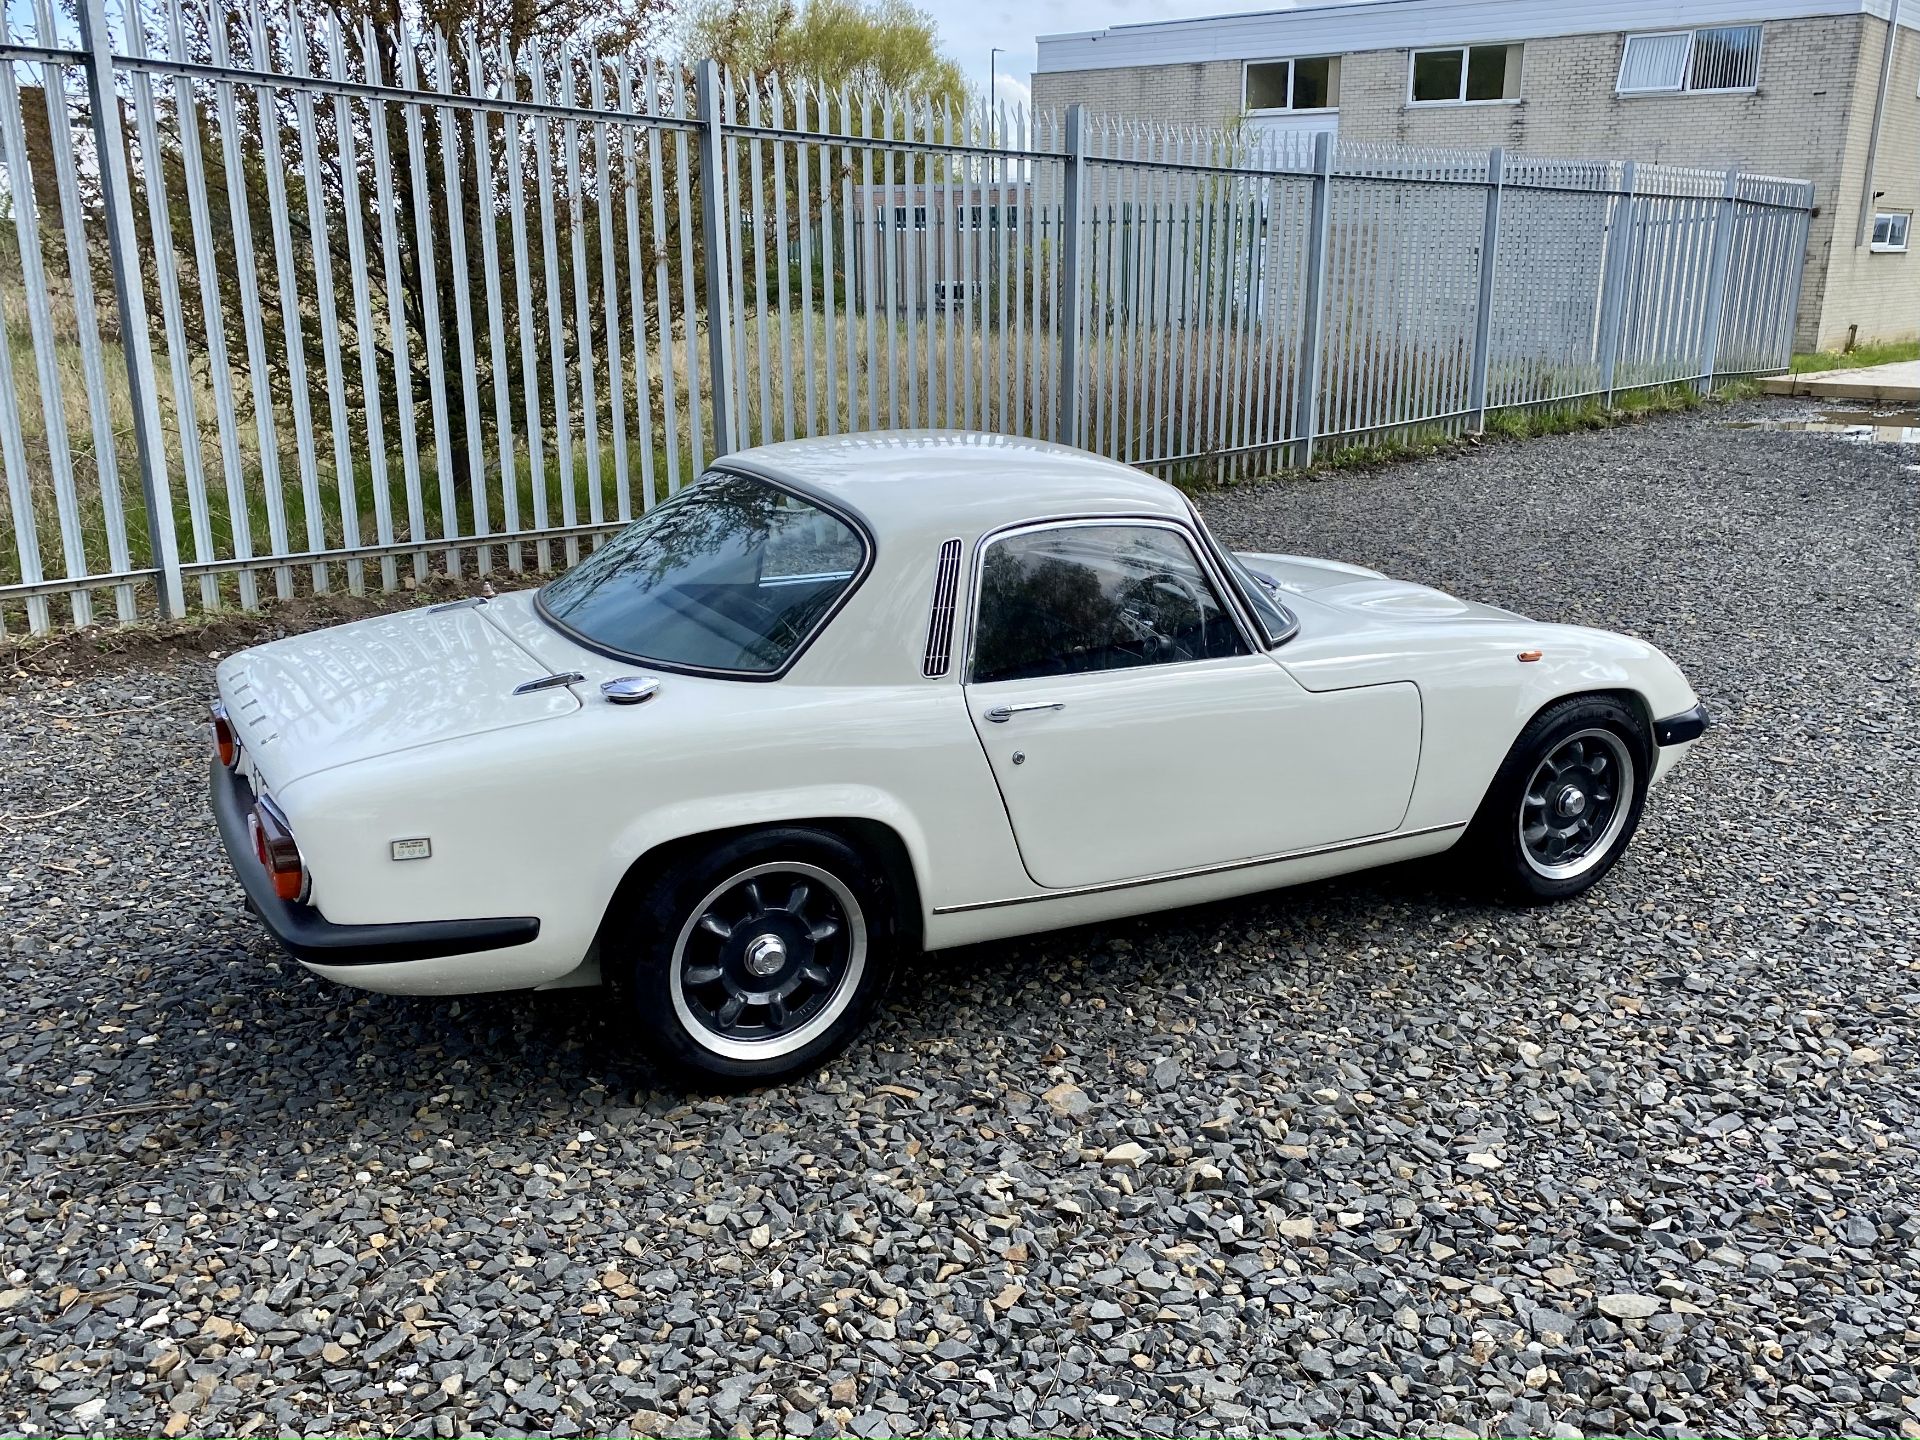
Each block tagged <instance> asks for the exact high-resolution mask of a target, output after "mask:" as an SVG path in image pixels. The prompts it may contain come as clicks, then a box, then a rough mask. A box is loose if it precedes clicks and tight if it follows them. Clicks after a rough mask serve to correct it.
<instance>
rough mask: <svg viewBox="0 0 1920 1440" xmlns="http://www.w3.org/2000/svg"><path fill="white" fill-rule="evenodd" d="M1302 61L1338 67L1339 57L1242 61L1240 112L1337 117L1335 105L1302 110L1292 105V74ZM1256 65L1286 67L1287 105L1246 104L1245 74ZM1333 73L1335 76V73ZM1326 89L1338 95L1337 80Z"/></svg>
mask: <svg viewBox="0 0 1920 1440" xmlns="http://www.w3.org/2000/svg"><path fill="white" fill-rule="evenodd" d="M1302 60H1325V61H1328V62H1329V63H1330V64H1331V65H1334V66H1338V65H1339V63H1340V57H1339V56H1338V55H1280V56H1275V57H1274V58H1272V59H1267V60H1243V61H1242V62H1241V63H1240V108H1241V110H1242V111H1243V112H1245V113H1246V114H1248V115H1337V114H1339V113H1340V107H1339V106H1338V105H1337V104H1336V105H1314V106H1309V107H1306V108H1303V109H1296V108H1295V106H1294V103H1293V79H1294V73H1295V72H1294V66H1295V65H1297V64H1298V63H1299V62H1300V61H1302ZM1256 65H1284V66H1286V67H1287V103H1286V104H1285V105H1284V106H1279V107H1275V106H1272V105H1249V104H1248V103H1247V72H1249V71H1250V70H1252V69H1253V67H1254V66H1256ZM1335 73H1336V74H1337V72H1335ZM1330 78H1331V77H1330ZM1328 88H1329V89H1330V90H1332V91H1333V92H1334V93H1335V94H1338V93H1339V81H1338V80H1337V79H1334V80H1333V83H1332V84H1331V85H1330V86H1329V87H1328Z"/></svg>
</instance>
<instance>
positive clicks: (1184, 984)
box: [0, 414, 1920, 1436]
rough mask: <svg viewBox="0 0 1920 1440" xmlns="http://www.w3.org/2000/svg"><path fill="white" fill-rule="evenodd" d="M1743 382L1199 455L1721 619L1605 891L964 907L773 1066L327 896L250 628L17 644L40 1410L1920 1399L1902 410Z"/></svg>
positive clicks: (1044, 1425) (3, 1406)
mask: <svg viewBox="0 0 1920 1440" xmlns="http://www.w3.org/2000/svg"><path fill="white" fill-rule="evenodd" d="M1721 418H1724V416H1723V415H1722V414H1711V415H1706V414H1703V415H1699V416H1694V417H1688V418H1684V419H1676V420H1666V421H1661V422H1657V423H1653V424H1648V425H1645V426H1632V427H1626V428H1622V429H1617V430H1613V431H1609V432H1606V433H1602V434H1591V435H1575V436H1567V437H1561V438H1556V439H1549V440H1543V441H1536V442H1531V443H1527V444H1524V445H1513V444H1488V445H1485V446H1481V447H1476V448H1470V449H1467V450H1464V451H1461V452H1458V453H1456V454H1453V455H1450V456H1447V457H1444V458H1441V459H1438V460H1434V461H1429V462H1422V463H1417V464H1410V465H1401V466H1396V467H1392V468H1387V469H1381V470H1377V471H1367V472H1352V473H1346V474H1341V475H1337V476H1333V477H1331V478H1321V479H1311V480H1302V481H1289V482H1283V483H1280V484H1276V485H1269V486H1261V487H1244V488H1240V489H1236V490H1231V491H1226V492H1216V493H1212V494H1208V495H1205V496H1203V497H1202V499H1201V503H1202V505H1203V508H1204V509H1205V510H1206V511H1207V513H1208V515H1209V517H1210V519H1211V520H1212V521H1213V523H1214V524H1215V525H1216V526H1217V527H1218V528H1219V530H1220V531H1221V532H1222V533H1223V535H1224V536H1225V537H1226V538H1228V539H1230V540H1231V541H1232V542H1234V543H1235V544H1237V545H1241V546H1245V547H1248V548H1262V549H1276V550H1292V551H1299V552H1304V553H1308V554H1324V555H1331V556H1335V557H1340V558H1344V559H1349V560H1355V561H1359V562H1362V563H1366V564H1371V565H1376V566H1379V567H1381V568H1384V569H1387V570H1389V571H1392V572H1395V573H1399V574H1405V575H1409V576H1411V577H1413V578H1417V579H1424V580H1429V581H1431V582H1434V583H1437V584H1440V585H1443V586H1446V587H1448V588H1451V589H1455V590H1458V591H1459V592H1460V593H1462V594H1465V595H1470V596H1473V597H1475V598H1479V599H1484V600H1488V601H1491V602H1493V603H1495V604H1501V605H1506V606H1510V607H1514V608H1517V609H1520V610H1522V611H1524V612H1527V613H1531V614H1534V615H1537V616H1540V617H1542V618H1551V619H1558V620H1572V621H1578V622H1583V623H1592V624H1598V625H1606V626H1611V627H1616V628H1621V629H1626V630H1630V631H1633V632H1635V633H1639V634H1642V635H1645V636H1647V637H1648V638H1650V639H1652V640H1654V641H1655V642H1656V643H1658V644H1660V645H1662V646H1663V647H1665V648H1667V649H1669V650H1670V651H1671V652H1672V653H1673V654H1674V655H1675V656H1677V657H1678V658H1679V659H1680V661H1681V662H1682V663H1683V664H1684V665H1685V666H1686V667H1687V670H1688V672H1689V674H1690V675H1691V676H1692V677H1693V679H1694V681H1695V683H1696V684H1697V685H1698V687H1699V688H1700V690H1701V692H1702V694H1703V695H1704V697H1705V698H1706V700H1707V703H1708V704H1709V706H1710V707H1712V709H1713V711H1714V714H1715V717H1716V720H1717V728H1716V729H1715V730H1714V731H1713V732H1712V734H1711V735H1710V736H1709V737H1708V739H1707V740H1706V742H1705V743H1704V744H1703V745H1702V746H1701V747H1700V749H1699V751H1698V752H1697V754H1696V755H1695V756H1694V758H1693V759H1692V761H1691V762H1690V763H1689V765H1688V766H1687V767H1685V768H1684V769H1682V770H1681V771H1680V772H1678V773H1677V774H1676V776H1675V777H1674V778H1673V780H1672V781H1671V783H1670V784H1668V785H1666V786H1664V787H1663V788H1662V790H1661V791H1660V792H1659V794H1658V795H1657V797H1656V799H1655V801H1654V803H1653V804H1652V806H1651V807H1650V808H1649V811H1648V816H1647V821H1646V824H1645V826H1644V827H1643V829H1642V832H1641V834H1640V837H1639V839H1638V840H1637V841H1636V842H1635V844H1634V847H1633V848H1632V850H1630V851H1629V853H1628V855H1627V858H1626V860H1625V861H1624V863H1623V864H1622V865H1621V866H1620V867H1619V868H1618V869H1617V870H1616V871H1615V872H1614V874H1613V875H1612V876H1610V877H1609V879H1608V880H1607V881H1606V882H1605V883H1604V884H1603V885H1602V886H1601V887H1600V888H1599V889H1598V890H1597V891H1596V892H1594V893H1592V894H1590V895H1588V896H1586V897H1584V898H1582V899H1581V900H1578V901H1576V902H1574V903H1571V904H1568V905H1562V906H1557V907H1548V908H1544V909H1537V910H1510V909H1504V908H1498V907H1493V906H1489V905H1487V904H1485V903H1484V902H1482V901H1480V900H1478V899H1476V898H1474V897H1473V896H1472V895H1471V893H1470V892H1467V891H1463V890H1462V888H1461V887H1460V885H1459V884H1458V883H1456V881H1455V880H1454V879H1453V878H1452V877H1450V876H1449V875H1448V874H1446V872H1445V871H1444V869H1442V868H1438V867H1435V868H1416V869H1407V870H1399V871H1393V872H1384V873H1378V874H1374V875H1370V876H1363V877H1358V878H1355V879H1350V880H1344V881H1340V882H1335V883H1327V884H1319V885H1313V886H1308V887H1305V888H1302V889H1298V890H1294V891H1289V892H1281V893H1277V894H1274V895H1270V896H1263V897H1259V898H1256V899H1252V900H1247V901H1242V902H1236V903H1232V904H1223V905H1216V906H1210V907H1206V908H1203V909H1199V910H1193V911H1187V912H1183V913H1179V914H1174V915H1166V916H1158V917H1149V918H1145V919H1141V920H1138V921H1129V922H1125V923H1120V924H1114V925H1108V926H1104V927H1098V928H1094V929H1089V930H1081V931H1075V932H1071V933H1067V934H1063V935H1049V936H1041V937H1036V938H1034V939H1031V940H1024V941H1020V942H1016V943H1012V944H1007V945H1000V946H991V947H983V948H979V949H975V950H971V951H967V952H964V953H953V954H945V955H937V956H932V957H929V958H928V959H927V960H926V961H925V962H924V963H923V964H921V965H920V966H919V967H918V968H917V969H916V970H915V971H914V972H913V973H912V975H911V976H910V977H909V979H908V980H907V982H906V983H905V984H903V985H902V986H901V987H900V989H899V991H898V992H897V993H896V995H895V997H894V999H893V1002H892V1004H891V1007H890V1009H889V1010H888V1012H887V1013H886V1014H885V1015H884V1016H883V1017H881V1019H880V1020H879V1022H878V1023H877V1024H876V1026H875V1028H874V1030H873V1031H872V1033H871V1035H870V1036H869V1037H868V1038H867V1039H866V1040H864V1041H863V1042H862V1043H860V1044H859V1045H857V1046H856V1048H855V1049H854V1050H853V1052H852V1053H850V1054H849V1055H848V1056H847V1057H846V1058H845V1059H844V1060H842V1061H840V1062H839V1063H837V1064H836V1065H835V1066H833V1067H832V1068H831V1069H830V1070H829V1071H828V1072H826V1073H824V1074H822V1075H820V1076H818V1077H815V1078H813V1079H810V1080H807V1081H803V1082H799V1083H795V1084H793V1085H790V1086H788V1087H786V1088H784V1089H781V1090H777V1091H769V1092H765V1093H761V1094H754V1095H748V1096H744V1097H739V1098H736V1099H730V1100H726V1101H716V1100H710V1099H702V1098H687V1097H683V1096H679V1095H674V1094H669V1093H663V1092H660V1091H658V1090H656V1089H655V1088H654V1086H653V1082H652V1079H651V1077H650V1076H649V1075H647V1073H646V1072H645V1071H644V1070H643V1069H642V1068H641V1067H640V1066H639V1065H638V1064H636V1063H635V1062H633V1061H632V1060H631V1059H630V1058H629V1057H628V1056H626V1055H625V1054H623V1053H621V1052H620V1051H619V1050H618V1049H617V1048H616V1047H615V1046H614V1044H613V1043H612V1041H611V1040H610V1038H609V1036H608V1033H607V1032H606V1031H605V1030H603V1029H602V1028H601V1027H600V1026H599V1025H598V1024H597V1021H596V1008H597V1002H596V1000H595V998H594V997H592V996H589V995H579V994H566V993H561V994H553V995H536V996H518V997H515V996H493V997H484V996H483V997H468V998H462V999H457V1000H404V999H391V998H386V997H381V996H374V995H366V994H361V993H357V992H353V991H348V990H343V989H339V988H337V987H334V986H331V985H328V984H325V983H323V982H321V981H318V980H315V979H313V978H311V977H310V976H308V975H306V974H305V973H304V972H303V971H301V970H300V969H299V967H298V966H296V965H293V964H291V963H289V962H288V961H286V960H284V959H282V958H280V957H278V956H277V955H275V954H274V953H273V951H272V950H271V948H270V947H269V945H268V943H267V942H266V940H265V939H264V938H263V936H262V934H261V932H260V931H259V929H258V927H257V926H256V925H254V924H253V923H252V922H251V921H250V920H249V918H248V917H247V915H246V913H245V911H244V908H243V905H242V903H241V899H240V895H239V891H238V889H237V887H236V886H235V885H234V884H233V882H232V881H231V879H230V878H229V877H228V875H227V874H226V872H225V868H224V864H223V863H222V862H221V861H220V860H219V859H218V858H217V856H216V855H215V853H214V849H213V846H214V840H213V831H212V826H211V824H210V822H209V821H208V819H207V817H206V814H205V806H204V800H203V797H202V790H203V786H204V770H203V764H204V761H203V754H204V748H205V740H204V737H203V736H202V734H201V733H200V730H199V726H198V718H199V712H198V709H197V707H198V705H199V703H200V702H201V700H202V698H203V696H204V694H205V691H206V687H207V683H208V672H209V670H210V663H209V662H207V661H204V660H197V659H189V660H184V661H178V662H173V663H164V662H157V661H153V660H151V659H148V660H143V661H141V662H139V663H137V664H134V665H131V666H125V667H122V668H121V669H119V670H116V671H114V672H112V673H109V674H100V675H94V676H82V677H79V678H76V679H74V680H72V681H71V682H66V681H60V680H47V679H37V678H31V677H29V678H26V679H14V680H11V681H6V682H4V684H3V685H0V816H5V817H9V818H6V819H0V972H3V974H0V978H3V979H4V982H5V995H6V999H5V1002H4V1004H0V1430H4V1431H8V1432H26V1431H28V1430H29V1429H31V1430H32V1431H33V1432H34V1433H37V1434H50V1433H81V1432H92V1433H114V1434H123V1433H135V1432H138V1433H165V1434H172V1435H182V1434H202V1433H205V1434H232V1433H237V1432H240V1431H242V1430H248V1431H250V1433H264V1434H289V1435H296V1434H328V1435H332V1434H344V1433H356V1434H376V1433H377V1434H382V1435H456V1434H463V1433H471V1432H482V1433H499V1434H523V1433H524V1434H532V1433H541V1434H596V1433H615V1434H636V1435H706V1434H754V1435H788V1436H806V1435H815V1434H823V1435H838V1434H862V1435H874V1436H896V1435H910V1434H923V1433H937V1434H994V1435H998V1434H1006V1433H1027V1432H1034V1431H1042V1432H1047V1433H1061V1434H1086V1435H1091V1434H1152V1435H1187V1434H1223V1435H1224V1434H1296V1435H1304V1434H1318V1433H1340V1434H1406V1435H1443V1434H1445V1435H1487V1436H1499V1435H1556V1436H1578V1435H1582V1434H1615V1433H1620V1432H1623V1431H1627V1432H1633V1433H1650V1434H1661V1435H1687V1434H1705V1433H1713V1434H1718V1433H1757V1432H1769V1433H1778V1432H1792V1433H1848V1434H1872V1435H1902V1434H1906V1435H1915V1434H1920V1376H1916V1361H1915V1357H1916V1355H1920V1328H1916V1325H1917V1324H1920V1322H1916V1321H1915V1319H1914V1316H1915V1315H1916V1314H1917V1313H1920V1218H1916V1217H1917V1216H1920V1205H1917V1204H1916V1201H1917V1200H1920V1178H1916V1177H1920V1082H1916V1079H1915V1058H1914V1057H1915V1044H1916V1038H1920V1037H1916V1020H1915V1016H1916V1015H1920V955H1917V954H1916V949H1917V947H1920V941H1917V939H1916V937H1917V936H1920V896H1917V895H1916V882H1915V874H1914V858H1915V856H1916V854H1920V815H1917V813H1916V812H1917V810H1920V806H1917V805H1916V789H1915V780H1914V777H1915V775H1916V774H1917V773H1920V748H1917V747H1916V741H1915V735H1916V719H1917V718H1920V717H1916V714H1915V689H1914V680H1915V676H1914V668H1913V666H1914V654H1915V640H1916V614H1915V609H1914V605H1915V599H1916V585H1915V534H1914V496H1915V489H1914V477H1912V476H1911V475H1909V474H1908V473H1907V472H1906V470H1905V469H1904V468H1903V466H1904V465H1905V464H1907V463H1911V459H1912V457H1910V456H1904V455H1902V454H1901V453H1900V452H1899V451H1898V450H1897V449H1892V448H1882V449H1855V448H1853V447H1850V446H1847V445H1844V444H1842V443H1840V442H1837V441H1834V440H1831V439H1827V438H1824V437H1819V436H1802V435H1780V434H1762V433H1757V432H1746V431H1736V430H1728V429H1725V428H1722V427H1721V426H1720V425H1719V424H1718V423H1717V422H1718V421H1719V420H1720V419H1721ZM1876 677H1878V678H1876ZM130 695H131V696H138V697H140V698H139V699H137V700H129V699H128V698H127V697H128V696H130ZM130 706H146V707H149V708H139V709H130V708H129V707H130ZM109 711H112V712H116V713H112V714H108V713H106V712H109ZM69 806H71V807H73V808H70V809H67V808H63V807H69ZM16 816H17V817H41V818H21V819H14V818H11V817H16Z"/></svg>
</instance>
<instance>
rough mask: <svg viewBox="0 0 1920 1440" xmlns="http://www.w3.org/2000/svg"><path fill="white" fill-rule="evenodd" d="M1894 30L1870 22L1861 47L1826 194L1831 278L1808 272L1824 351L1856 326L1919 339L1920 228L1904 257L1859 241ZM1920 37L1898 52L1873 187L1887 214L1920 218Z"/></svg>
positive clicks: (1905, 34) (1911, 35)
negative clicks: (1878, 100) (1848, 115)
mask: <svg viewBox="0 0 1920 1440" xmlns="http://www.w3.org/2000/svg"><path fill="white" fill-rule="evenodd" d="M1886 36H1887V25H1886V23H1885V22H1884V21H1881V20H1874V21H1871V22H1870V23H1869V25H1868V27H1867V34H1866V43H1865V44H1863V45H1862V46H1861V47H1860V67H1859V72H1858V74H1857V76H1856V78H1855V82H1854V84H1855V91H1854V93H1855V95H1856V96H1857V97H1858V101H1857V103H1856V104H1855V105H1854V108H1853V119H1852V124H1851V125H1849V127H1848V130H1847V140H1846V156H1845V162H1844V163H1843V164H1842V166H1841V168H1840V175H1839V189H1838V191H1837V193H1836V192H1835V191H1832V190H1829V191H1826V192H1825V193H1824V194H1823V195H1822V197H1821V203H1822V205H1823V206H1827V207H1830V213H1831V214H1832V215H1833V216H1834V217H1835V222H1836V223H1835V224H1834V226H1833V228H1832V231H1831V233H1830V244H1831V248H1830V250H1829V251H1828V252H1827V255H1826V257H1825V258H1826V264H1825V266H1824V273H1823V274H1821V275H1819V276H1816V275H1815V273H1814V272H1813V271H1812V270H1811V269H1809V271H1808V275H1807V287H1808V289H1809V290H1810V291H1811V290H1814V289H1815V286H1816V280H1817V281H1818V282H1819V286H1820V289H1821V294H1820V302H1821V303H1820V307H1819V316H1820V324H1819V335H1818V341H1819V346H1820V348H1821V349H1823V350H1830V349H1835V348H1838V347H1839V346H1841V345H1843V344H1845V343H1846V341H1847V339H1848V332H1849V330H1850V329H1851V328H1852V327H1855V326H1857V327H1858V331H1857V335H1858V338H1860V339H1862V340H1904V339H1909V338H1911V337H1913V336H1915V335H1920V229H1916V230H1915V232H1914V235H1913V239H1912V240H1911V241H1910V242H1909V245H1910V247H1914V248H1909V249H1908V250H1907V252H1906V253H1905V254H1884V253H1883V254H1875V253H1873V252H1871V251H1870V250H1869V249H1868V248H1867V247H1866V246H1864V245H1856V244H1855V243H1854V242H1855V240H1856V238H1857V236H1858V234H1859V230H1858V225H1859V217H1860V208H1861V200H1862V191H1863V189H1864V182H1865V179H1866V168H1867V140H1868V136H1869V134H1870V133H1871V131H1872V128H1873V98H1874V94H1875V92H1876V90H1877V89H1878V87H1879V84H1880V60H1881V57H1882V56H1883V55H1884V54H1885V53H1886ZM1917 92H1920V34H1916V33H1915V32H1914V31H1912V30H1908V29H1905V28H1902V29H1901V31H1900V43H1899V44H1898V46H1896V47H1895V49H1894V52H1893V78H1892V80H1891V81H1890V83H1889V84H1888V87H1887V110H1886V118H1885V120H1884V121H1883V122H1882V124H1881V130H1880V152H1879V158H1878V161H1877V163H1876V164H1875V166H1874V189H1876V190H1879V191H1884V192H1885V193H1884V194H1883V195H1882V196H1881V197H1880V199H1879V200H1878V201H1877V202H1875V208H1877V209H1881V210H1907V211H1912V212H1915V213H1916V214H1920V93H1917Z"/></svg>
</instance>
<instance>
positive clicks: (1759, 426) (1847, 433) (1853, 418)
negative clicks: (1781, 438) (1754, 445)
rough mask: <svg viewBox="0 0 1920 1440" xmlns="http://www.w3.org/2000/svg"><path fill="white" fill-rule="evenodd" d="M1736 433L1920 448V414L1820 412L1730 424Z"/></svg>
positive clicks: (1847, 411)
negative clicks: (1799, 434) (1795, 433)
mask: <svg viewBox="0 0 1920 1440" xmlns="http://www.w3.org/2000/svg"><path fill="white" fill-rule="evenodd" d="M1727 424H1728V426H1729V427H1730V428H1731V429H1734V430H1803V431H1808V432H1811V433H1814V434H1820V435H1838V436H1839V437H1840V438H1841V439H1842V440H1851V441H1852V442H1853V443H1854V444H1856V445H1920V410H1884V411H1876V410H1817V411H1815V412H1814V413H1813V414H1811V415H1803V416H1801V417H1800V418H1799V419H1797V420H1729V421H1728V422H1727Z"/></svg>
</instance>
